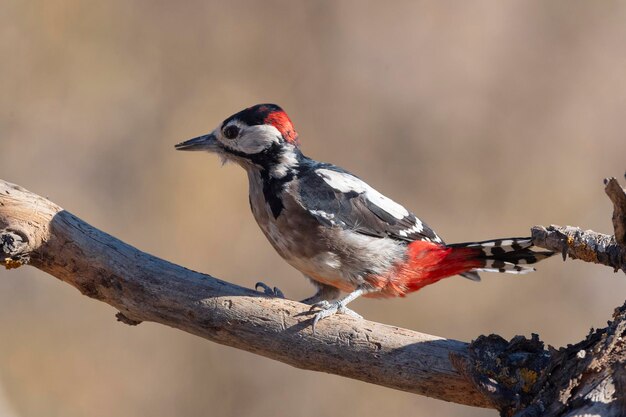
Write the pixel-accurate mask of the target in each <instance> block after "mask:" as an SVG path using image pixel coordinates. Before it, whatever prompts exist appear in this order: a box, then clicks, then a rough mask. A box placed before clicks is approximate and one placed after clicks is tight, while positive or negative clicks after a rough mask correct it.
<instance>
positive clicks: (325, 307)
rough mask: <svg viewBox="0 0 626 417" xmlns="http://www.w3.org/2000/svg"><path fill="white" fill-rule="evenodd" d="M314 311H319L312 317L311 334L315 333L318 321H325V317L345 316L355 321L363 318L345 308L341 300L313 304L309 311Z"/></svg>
mask: <svg viewBox="0 0 626 417" xmlns="http://www.w3.org/2000/svg"><path fill="white" fill-rule="evenodd" d="M315 309H319V311H318V312H317V313H315V316H314V317H313V333H315V326H316V325H317V323H318V322H319V321H320V320H322V319H325V318H326V317H330V316H332V315H334V314H346V315H348V316H350V317H354V318H355V319H362V318H363V316H361V315H360V314H359V313H357V312H355V311H353V310H350V309H349V308H348V307H346V306H345V304H344V303H342V302H341V300H338V301H332V302H331V301H326V300H322V301H319V302H317V303H315V304H313V305H312V306H311V308H310V309H309V311H313V310H315Z"/></svg>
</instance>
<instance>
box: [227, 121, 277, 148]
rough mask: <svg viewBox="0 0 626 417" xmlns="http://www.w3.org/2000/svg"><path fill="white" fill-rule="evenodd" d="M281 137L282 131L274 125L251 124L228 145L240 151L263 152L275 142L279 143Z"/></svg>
mask: <svg viewBox="0 0 626 417" xmlns="http://www.w3.org/2000/svg"><path fill="white" fill-rule="evenodd" d="M280 137H281V135H280V132H279V131H278V129H276V128H275V127H274V126H269V125H258V126H249V127H246V128H245V129H243V130H242V133H241V136H239V137H238V138H237V139H235V140H233V141H231V142H230V143H227V142H226V140H227V139H226V140H224V142H225V143H226V145H227V146H229V147H231V148H233V149H236V150H238V151H241V152H244V153H247V154H254V153H259V152H262V151H263V150H264V149H266V148H268V147H269V146H270V145H272V144H273V143H278V142H279V140H280V139H279V138H280Z"/></svg>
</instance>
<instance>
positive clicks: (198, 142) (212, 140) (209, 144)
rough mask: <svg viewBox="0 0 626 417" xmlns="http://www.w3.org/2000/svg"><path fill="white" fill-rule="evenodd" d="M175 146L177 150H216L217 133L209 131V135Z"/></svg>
mask: <svg viewBox="0 0 626 417" xmlns="http://www.w3.org/2000/svg"><path fill="white" fill-rule="evenodd" d="M174 147H175V148H176V150H177V151H215V150H216V149H217V147H218V142H217V138H216V137H215V134H213V133H209V134H208V135H204V136H198V137H197V138H193V139H189V140H186V141H184V142H181V143H178V144H176V145H175V146H174Z"/></svg>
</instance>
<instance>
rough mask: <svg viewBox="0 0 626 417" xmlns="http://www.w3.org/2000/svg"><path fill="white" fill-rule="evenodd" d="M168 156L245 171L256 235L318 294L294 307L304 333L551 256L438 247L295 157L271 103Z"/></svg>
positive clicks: (425, 233) (382, 204)
mask: <svg viewBox="0 0 626 417" xmlns="http://www.w3.org/2000/svg"><path fill="white" fill-rule="evenodd" d="M175 148H176V149H177V150H182V151H208V152H211V153H215V154H217V155H218V156H219V157H220V158H221V159H222V161H223V162H234V163H236V164H238V165H240V166H241V167H242V168H243V169H244V170H245V171H246V172H247V174H248V183H249V200H250V208H251V209H252V214H253V215H254V218H255V219H256V221H257V223H258V225H259V226H260V228H261V230H262V231H263V233H264V234H265V236H266V237H267V239H268V240H269V242H270V243H271V244H272V246H273V247H274V249H275V250H276V251H277V252H278V253H279V254H280V256H281V257H282V258H283V259H284V260H285V261H287V262H288V263H289V264H290V265H291V266H293V267H294V268H296V269H297V270H299V271H300V272H301V273H302V274H304V276H305V277H306V278H308V279H309V280H310V281H311V282H312V283H313V284H314V285H315V286H316V287H317V292H316V293H315V295H313V296H312V297H309V298H307V299H305V300H303V302H304V303H307V304H310V305H311V306H312V307H311V310H316V311H315V316H314V318H313V329H315V325H316V324H317V323H318V321H319V320H321V319H323V318H325V317H328V316H330V315H333V314H335V313H343V314H349V315H352V316H357V317H360V316H358V314H357V313H355V312H353V311H352V310H350V309H348V308H347V305H348V303H350V302H351V301H353V300H354V299H356V298H358V297H360V296H363V297H372V298H385V297H404V296H405V295H407V294H409V293H411V292H414V291H417V290H419V289H421V288H422V287H424V286H426V285H430V284H434V283H436V282H437V281H439V280H441V279H443V278H446V277H450V276H453V275H461V276H463V277H465V278H468V279H471V280H474V281H479V280H480V276H479V275H478V272H480V271H488V272H503V273H511V274H524V273H527V272H530V271H534V268H531V267H527V266H525V265H526V264H533V263H535V262H537V261H540V260H542V259H544V258H547V257H549V256H551V255H552V254H553V253H552V252H546V251H539V250H535V249H534V248H533V247H532V239H531V238H529V237H522V238H519V237H516V238H506V239H493V240H486V241H482V242H467V243H455V244H446V243H444V241H443V240H442V239H441V238H440V237H439V236H438V235H437V234H436V233H435V232H434V231H433V229H431V228H430V227H429V226H428V225H427V224H426V223H425V222H423V221H422V220H420V219H419V218H418V217H416V216H415V215H414V214H413V213H412V212H410V211H409V210H407V209H406V208H405V207H403V206H402V205H400V204H398V203H396V202H395V201H393V200H391V199H390V198H388V197H386V196H384V195H383V194H381V193H380V192H378V191H376V190H375V189H374V188H372V187H371V186H370V185H368V184H367V183H366V182H364V181H363V180H361V179H360V178H359V177H357V176H356V175H353V174H351V173H350V172H348V171H346V170H345V169H343V168H340V167H338V166H335V165H332V164H328V163H324V162H318V161H315V160H313V159H311V158H308V157H306V156H305V155H303V153H302V152H301V150H300V145H299V140H298V134H297V133H296V130H295V129H294V127H293V124H292V122H291V120H290V119H289V116H287V114H286V113H285V112H284V111H283V110H282V109H281V108H280V107H279V106H277V105H275V104H258V105H255V106H252V107H249V108H247V109H244V110H242V111H240V112H238V113H236V114H233V115H232V116H230V117H228V118H227V119H226V120H224V121H223V122H222V123H220V124H219V125H218V126H217V128H216V129H215V130H213V131H212V132H211V133H209V134H207V135H204V136H200V137H197V138H194V139H190V140H187V141H185V142H182V143H179V144H177V145H176V146H175ZM259 286H260V287H262V288H263V289H264V290H265V292H266V293H267V294H273V295H279V296H282V293H281V292H280V290H278V289H277V288H274V289H272V288H270V287H269V286H267V285H265V284H263V283H258V284H257V288H258V287H259ZM342 292H345V293H347V295H345V296H343V297H341V293H342Z"/></svg>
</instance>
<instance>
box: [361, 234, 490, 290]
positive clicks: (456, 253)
mask: <svg viewBox="0 0 626 417" xmlns="http://www.w3.org/2000/svg"><path fill="white" fill-rule="evenodd" d="M481 255H482V252H481V251H480V250H479V249H476V248H465V247H463V248H454V247H449V246H445V245H441V244H439V243H434V242H428V241H421V240H418V241H415V242H412V243H410V244H409V246H408V248H407V260H406V262H404V263H402V264H400V265H398V266H397V267H396V268H395V269H394V271H393V272H392V273H391V274H390V276H389V277H387V279H386V280H384V282H385V284H384V287H383V288H381V291H380V292H377V293H372V295H370V294H368V295H370V296H371V297H394V296H404V295H406V294H408V293H410V292H413V291H417V290H419V289H420V288H422V287H425V286H426V285H430V284H434V283H435V282H437V281H439V280H441V279H443V278H446V277H450V276H453V275H458V274H461V273H463V272H467V271H470V270H472V269H474V268H478V267H480V266H481V265H483V263H484V261H483V260H481ZM381 281H382V280H381ZM381 283H382V282H381Z"/></svg>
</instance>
